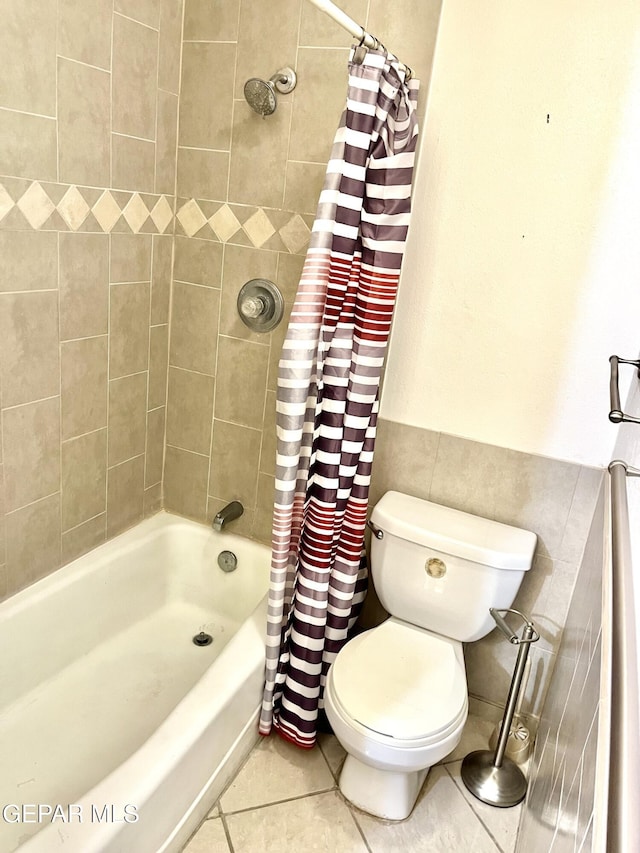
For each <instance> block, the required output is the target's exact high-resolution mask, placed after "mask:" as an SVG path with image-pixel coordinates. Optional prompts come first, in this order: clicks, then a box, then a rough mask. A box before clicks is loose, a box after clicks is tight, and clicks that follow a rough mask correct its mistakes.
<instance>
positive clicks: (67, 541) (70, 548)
mask: <svg viewBox="0 0 640 853" xmlns="http://www.w3.org/2000/svg"><path fill="white" fill-rule="evenodd" d="M106 538H107V514H106V512H103V513H102V515H97V516H96V517H95V518H90V519H89V521H85V522H83V523H82V524H79V525H78V526H77V527H74V528H73V529H72V530H67V531H65V532H64V533H63V534H62V564H63V565H65V564H66V563H70V562H71V561H72V560H76V559H77V558H78V557H81V556H82V555H83V554H86V553H87V552H88V551H92V550H93V549H94V548H97V547H98V545H101V544H102V543H103V542H104V541H105V539H106Z"/></svg>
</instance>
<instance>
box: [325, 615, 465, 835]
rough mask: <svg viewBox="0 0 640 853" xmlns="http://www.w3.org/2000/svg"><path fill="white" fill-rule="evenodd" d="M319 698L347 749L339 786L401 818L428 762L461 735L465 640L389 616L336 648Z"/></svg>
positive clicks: (367, 807) (363, 803) (365, 805)
mask: <svg viewBox="0 0 640 853" xmlns="http://www.w3.org/2000/svg"><path fill="white" fill-rule="evenodd" d="M371 673H375V677H374V678H371ZM324 703H325V711H326V714H327V718H328V720H329V722H330V724H331V727H332V728H333V731H334V734H335V735H336V737H337V738H338V740H339V741H340V743H341V744H342V746H343V747H344V749H345V750H346V751H347V758H346V761H345V764H344V767H343V769H342V773H341V776H340V789H341V791H342V793H343V794H344V796H345V797H347V799H348V800H350V801H351V802H352V803H353V804H354V805H356V806H358V807H359V808H361V809H363V810H364V811H367V812H369V813H370V814H375V815H377V816H378V817H384V818H386V819H387V820H402V819H404V818H406V817H407V816H408V815H409V814H410V812H411V809H412V808H413V805H414V803H415V800H416V798H417V796H418V793H419V792H420V788H421V787H422V784H423V782H424V780H425V778H426V775H427V772H428V770H429V768H430V767H432V766H433V765H434V764H436V763H437V762H438V761H440V760H441V759H443V758H444V757H445V756H446V755H449V753H450V752H452V751H453V750H454V749H455V748H456V746H457V745H458V743H459V741H460V738H461V736H462V730H463V728H464V724H465V722H466V719H467V713H468V700H467V682H466V675H465V667H464V659H463V656H462V644H461V643H459V642H457V641H455V640H449V639H448V638H445V637H438V636H436V635H434V634H431V633H429V632H428V631H425V630H424V629H420V628H416V627H415V626H413V625H408V624H405V623H403V622H401V621H400V620H397V619H395V618H393V617H391V618H390V619H388V620H387V621H386V622H384V623H383V624H382V625H380V626H379V627H377V628H373V629H372V630H370V631H367V632H365V633H363V634H360V635H359V636H357V637H356V638H354V640H352V641H351V642H350V643H348V644H347V646H345V648H344V649H343V651H342V652H340V654H339V655H338V657H337V659H336V661H335V663H334V664H333V666H332V667H331V669H330V670H329V674H328V678H327V684H326V687H325V694H324Z"/></svg>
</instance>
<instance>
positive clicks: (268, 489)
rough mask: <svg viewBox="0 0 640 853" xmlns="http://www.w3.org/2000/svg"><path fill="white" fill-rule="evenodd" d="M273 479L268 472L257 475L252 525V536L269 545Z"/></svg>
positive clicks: (271, 524)
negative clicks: (254, 514) (256, 493)
mask: <svg viewBox="0 0 640 853" xmlns="http://www.w3.org/2000/svg"><path fill="white" fill-rule="evenodd" d="M274 492H275V480H274V478H273V477H270V476H269V475H268V474H259V475H258V502H257V505H256V516H255V521H254V525H253V534H252V536H253V538H254V539H257V540H258V542H262V543H263V544H264V545H271V530H272V526H273V496H274Z"/></svg>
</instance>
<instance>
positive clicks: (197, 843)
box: [183, 817, 229, 853]
mask: <svg viewBox="0 0 640 853" xmlns="http://www.w3.org/2000/svg"><path fill="white" fill-rule="evenodd" d="M183 853H229V844H228V843H227V836H226V833H225V831H224V826H223V825H222V820H221V819H220V818H219V817H218V818H214V819H213V820H205V822H204V823H203V824H202V826H201V827H200V829H199V830H198V831H197V832H196V834H195V835H194V836H193V838H192V839H191V841H190V842H189V843H188V844H187V846H186V847H185V848H184V851H183Z"/></svg>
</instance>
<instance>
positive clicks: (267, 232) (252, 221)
mask: <svg viewBox="0 0 640 853" xmlns="http://www.w3.org/2000/svg"><path fill="white" fill-rule="evenodd" d="M243 228H244V230H245V231H246V233H247V234H248V236H249V239H250V240H251V242H252V243H253V245H254V246H255V247H256V249H259V248H260V246H264V244H265V243H266V242H267V240H268V239H269V237H271V236H272V235H273V234H275V233H276V229H275V228H274V227H273V225H272V224H271V220H270V219H269V217H268V216H267V214H266V213H265V212H264V210H262V208H261V207H259V208H258V209H257V210H256V212H255V213H254V214H253V216H251V217H249V219H247V221H246V222H245V223H244V225H243Z"/></svg>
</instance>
